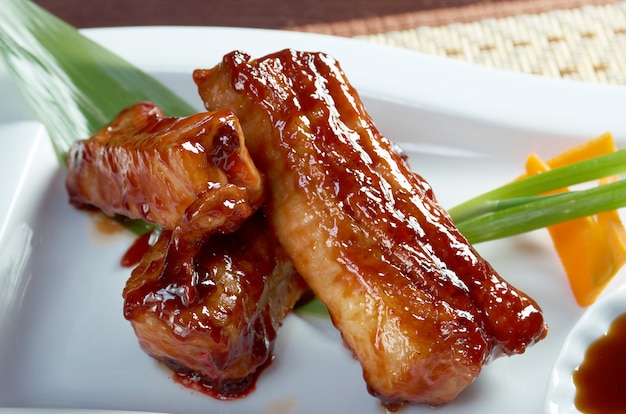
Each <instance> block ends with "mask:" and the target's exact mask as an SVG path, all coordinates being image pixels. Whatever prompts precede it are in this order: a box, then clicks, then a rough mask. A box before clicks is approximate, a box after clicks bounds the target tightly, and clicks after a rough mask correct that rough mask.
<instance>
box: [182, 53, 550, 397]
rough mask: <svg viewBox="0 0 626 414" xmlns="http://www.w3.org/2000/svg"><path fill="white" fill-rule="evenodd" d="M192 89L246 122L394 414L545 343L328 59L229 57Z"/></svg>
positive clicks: (346, 331) (283, 226)
mask: <svg viewBox="0 0 626 414" xmlns="http://www.w3.org/2000/svg"><path fill="white" fill-rule="evenodd" d="M194 80H195V82H196V84H197V85H198V90H199V93H200V95H201V96H202V98H203V100H204V102H205V106H206V108H207V109H209V110H215V109H217V108H229V109H231V110H233V111H234V113H235V114H236V115H237V117H238V118H239V119H240V121H241V125H242V128H243V131H244V134H245V137H246V145H247V146H248V148H249V150H250V153H251V155H252V157H253V159H254V161H255V164H256V165H257V166H258V167H259V169H260V170H261V171H262V172H263V174H265V175H266V176H267V178H268V205H267V209H266V211H267V214H268V217H269V220H270V222H271V224H272V226H273V228H274V230H275V231H276V233H277V235H278V237H279V240H280V242H281V244H282V245H283V246H284V247H285V250H286V251H287V253H288V254H289V256H290V257H291V259H292V261H293V262H294V265H295V266H296V268H297V269H298V271H299V272H300V274H301V275H302V276H303V278H304V279H305V280H306V282H307V283H308V284H309V286H310V287H311V288H312V289H313V291H314V292H315V294H317V296H318V297H319V298H320V299H321V300H322V301H323V302H324V303H325V304H326V305H327V307H328V308H329V312H330V314H331V316H332V319H333V322H334V323H335V325H336V326H337V327H338V328H339V330H340V331H341V333H342V336H343V338H344V340H345V342H346V344H347V346H348V347H349V348H350V349H351V350H352V352H353V353H354V355H355V357H356V358H357V359H358V360H359V361H360V363H361V365H362V367H363V375H364V378H365V381H366V383H367V386H368V389H369V391H370V392H371V393H372V394H374V395H376V396H378V397H379V398H380V399H381V400H382V401H383V402H384V403H385V404H387V406H388V407H392V408H397V407H398V406H399V405H400V404H402V403H404V402H412V403H415V402H424V403H428V404H432V405H440V404H443V403H445V402H448V401H450V400H451V399H453V398H454V397H456V396H457V395H458V393H459V392H460V391H461V390H462V389H464V388H465V387H466V386H467V385H469V384H470V383H471V382H472V381H473V380H474V379H475V378H476V376H477V375H478V373H479V372H480V371H481V368H482V366H483V364H484V363H486V362H488V361H489V360H490V359H491V358H493V357H496V356H498V355H500V354H501V353H505V354H509V355H510V354H516V353H522V352H524V351H525V349H526V347H527V346H529V345H532V344H533V343H535V342H536V341H538V340H540V339H542V338H543V337H544V336H545V334H546V327H545V324H544V321H543V316H542V313H541V310H540V308H539V306H538V305H537V304H536V303H535V302H534V301H533V300H532V299H531V298H529V297H528V296H526V295H525V294H523V293H522V292H520V291H518V290H517V289H515V288H514V287H512V286H511V285H509V284H508V283H507V282H506V281H504V280H503V279H502V278H501V277H500V276H499V275H498V274H497V273H496V272H495V271H494V269H493V268H492V267H491V266H490V265H489V264H488V263H487V262H486V261H485V260H484V259H483V258H481V257H480V256H479V255H478V254H477V252H476V251H475V250H474V249H473V248H472V246H470V245H469V243H468V242H467V241H466V240H465V239H464V238H463V236H462V235H461V234H460V233H459V232H458V230H457V229H456V228H455V227H454V225H453V224H452V221H451V219H450V217H449V216H448V214H447V213H446V211H445V210H444V209H443V208H442V207H441V206H440V205H439V204H438V203H437V202H436V199H435V197H434V195H433V191H432V189H431V187H430V186H429V185H428V184H427V183H426V182H425V181H424V180H423V179H422V178H421V177H420V176H419V175H417V174H415V173H414V172H412V171H411V170H410V168H409V166H408V164H407V163H406V161H405V159H404V158H403V157H402V156H401V155H400V154H398V153H397V151H396V150H395V148H394V146H393V145H392V143H391V142H390V141H389V140H388V139H386V138H385V137H384V136H383V135H382V134H381V133H380V132H379V131H378V130H377V129H376V127H375V125H374V124H373V122H372V120H371V118H370V117H369V115H368V114H367V112H366V110H365V108H364V106H363V104H362V102H361V100H360V99H359V96H358V94H357V92H356V91H355V90H354V88H353V87H352V86H351V85H350V83H349V82H348V80H347V78H346V76H345V74H344V73H343V71H342V70H341V67H340V66H339V64H338V63H337V62H336V61H335V60H334V59H332V58H331V57H329V56H328V55H325V54H322V53H305V52H298V51H293V50H284V51H280V52H277V53H274V54H270V55H268V56H264V57H262V58H259V59H256V60H251V59H250V56H248V55H246V54H244V53H241V52H237V51H235V52H232V53H230V54H228V55H226V56H225V57H224V58H223V61H222V62H221V63H220V64H219V65H218V66H216V67H215V68H213V69H201V70H196V71H195V72H194Z"/></svg>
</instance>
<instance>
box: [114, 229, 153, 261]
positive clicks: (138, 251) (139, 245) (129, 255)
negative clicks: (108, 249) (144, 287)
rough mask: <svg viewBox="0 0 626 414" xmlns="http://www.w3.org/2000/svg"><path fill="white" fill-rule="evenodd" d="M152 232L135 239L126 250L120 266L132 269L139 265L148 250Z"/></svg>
mask: <svg viewBox="0 0 626 414" xmlns="http://www.w3.org/2000/svg"><path fill="white" fill-rule="evenodd" d="M151 236H152V232H147V233H144V234H142V235H141V236H139V237H137V238H136V239H135V241H134V242H133V244H132V245H131V246H130V247H129V248H128V250H126V253H124V256H122V260H120V264H121V265H122V267H133V266H136V265H137V264H139V262H140V261H141V258H142V257H143V255H144V254H146V252H147V251H148V249H149V248H150V237H151Z"/></svg>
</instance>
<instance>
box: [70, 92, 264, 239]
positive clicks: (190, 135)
mask: <svg viewBox="0 0 626 414" xmlns="http://www.w3.org/2000/svg"><path fill="white" fill-rule="evenodd" d="M67 160H68V161H67V163H68V176H67V180H66V187H67V191H68V193H69V195H70V203H72V204H73V205H75V206H77V207H85V206H95V207H97V208H99V209H101V210H102V211H103V212H104V213H106V214H108V215H110V216H114V215H121V216H125V217H129V218H133V219H143V220H145V221H147V222H149V223H155V224H158V225H159V226H161V227H162V228H164V229H168V230H172V229H174V228H175V227H176V226H178V225H179V224H181V218H182V217H183V216H184V215H185V212H186V211H187V213H188V214H187V215H188V217H189V218H191V217H192V216H193V217H194V221H195V225H196V227H197V226H201V225H204V226H207V225H208V226H221V225H224V226H229V225H230V226H231V227H236V226H237V225H238V224H239V223H238V222H239V221H241V220H240V218H239V217H237V216H236V214H235V213H234V212H233V218H234V219H235V221H236V223H229V222H228V220H225V217H222V221H221V222H219V221H216V217H211V214H212V210H211V209H212V208H214V206H215V204H216V203H218V204H219V202H220V201H219V200H220V198H221V196H220V195H219V194H216V192H217V193H219V192H225V193H228V194H229V195H230V196H231V197H239V198H241V199H245V200H246V204H247V205H248V207H249V212H248V213H247V215H250V214H251V213H252V211H253V210H255V209H256V208H258V207H259V206H260V204H261V203H262V201H263V197H264V192H263V180H262V177H261V175H260V174H259V171H258V170H257V168H256V167H255V165H254V163H253V162H252V160H251V159H250V156H249V154H248V150H247V148H246V146H245V142H244V140H243V135H242V132H241V128H240V126H239V121H238V119H237V118H236V117H235V116H234V115H233V113H232V112H231V111H228V110H219V111H215V112H212V113H199V114H195V115H192V116H189V117H186V118H168V117H164V115H163V113H162V111H161V109H160V108H158V107H157V106H156V105H154V104H153V103H149V102H140V103H137V104H135V105H132V106H130V107H129V108H127V109H125V110H123V111H122V112H121V113H120V114H119V115H118V116H117V117H116V119H115V120H114V121H113V122H112V123H111V124H110V125H107V126H106V127H104V128H102V129H101V130H100V131H98V132H97V133H96V134H94V136H92V137H91V138H90V139H88V140H83V141H79V142H77V143H76V144H74V145H73V146H72V148H71V149H70V151H69V153H68V158H67ZM237 192H239V193H240V196H237V195H233V193H237ZM242 207H243V206H242V205H241V204H240V205H239V206H238V208H239V210H242ZM201 213H204V214H201ZM240 213H241V211H239V212H238V213H237V214H240ZM199 215H202V216H203V218H204V219H206V220H204V221H203V220H201V219H200V218H199V217H198V216H199ZM188 221H189V220H188ZM198 231H200V232H201V231H203V230H201V229H199V230H198Z"/></svg>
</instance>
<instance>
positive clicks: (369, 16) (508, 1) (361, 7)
mask: <svg viewBox="0 0 626 414" xmlns="http://www.w3.org/2000/svg"><path fill="white" fill-rule="evenodd" d="M614 1H615V0H228V1H223V0H222V1H217V0H176V1H174V0H35V2H36V3H38V4H40V5H41V6H43V7H45V8H46V9H48V10H49V11H51V12H53V13H54V14H56V15H58V16H59V17H61V18H63V19H64V20H66V21H68V22H69V23H71V24H73V25H74V26H77V27H79V28H86V27H111V26H143V25H196V26H232V27H255V28H270V29H289V30H301V31H312V32H320V33H329V34H336V35H343V36H354V35H362V34H372V33H384V32H388V31H392V30H402V29H407V28H412V27H418V26H425V25H426V26H437V25H442V24H449V23H451V22H467V21H475V20H478V19H481V18H485V17H504V16H508V15H515V14H521V13H538V12H542V11H547V10H552V9H567V8H574V7H581V6H583V5H589V4H604V3H611V2H614Z"/></svg>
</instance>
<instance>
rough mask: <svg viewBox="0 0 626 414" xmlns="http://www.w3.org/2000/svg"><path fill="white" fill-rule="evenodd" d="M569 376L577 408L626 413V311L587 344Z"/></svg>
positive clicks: (603, 412) (604, 412) (583, 410)
mask: <svg viewBox="0 0 626 414" xmlns="http://www.w3.org/2000/svg"><path fill="white" fill-rule="evenodd" d="M573 377H574V384H575V385H576V397H575V399H574V402H575V404H576V408H577V409H578V410H580V411H581V412H583V413H587V414H591V413H602V414H607V413H626V313H624V314H622V315H621V316H619V317H618V318H617V319H615V320H614V321H613V323H612V324H611V327H610V328H609V331H608V332H607V333H606V334H605V335H604V336H602V337H600V338H598V339H597V340H596V341H595V342H593V343H592V344H591V345H590V346H589V348H588V349H587V352H586V353H585V358H584V360H583V362H582V364H581V365H580V366H579V367H578V368H577V369H576V370H575V371H574V375H573Z"/></svg>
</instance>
